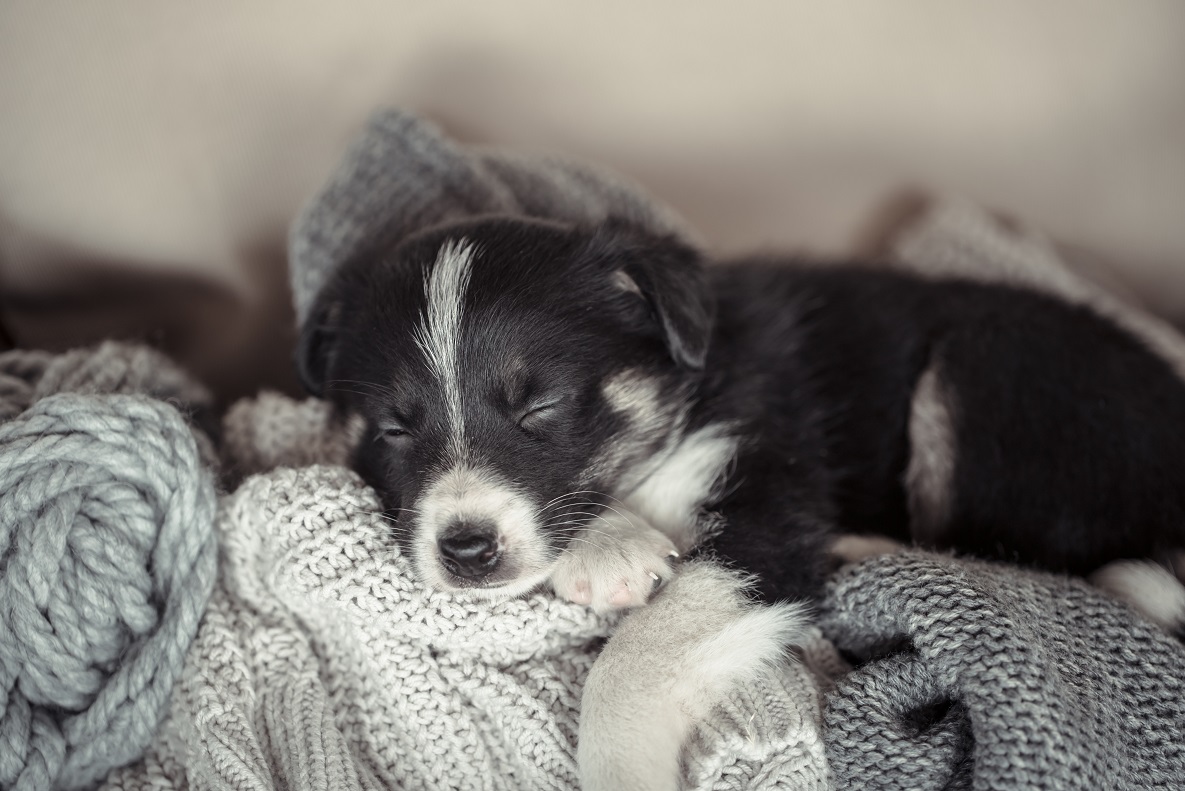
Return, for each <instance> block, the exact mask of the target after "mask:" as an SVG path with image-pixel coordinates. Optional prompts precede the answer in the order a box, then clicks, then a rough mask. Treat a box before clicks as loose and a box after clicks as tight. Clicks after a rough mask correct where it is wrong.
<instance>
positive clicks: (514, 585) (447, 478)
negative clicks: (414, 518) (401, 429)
mask: <svg viewBox="0 0 1185 791" xmlns="http://www.w3.org/2000/svg"><path fill="white" fill-rule="evenodd" d="M417 509H418V511H419V529H418V530H417V533H416V538H415V542H414V545H413V551H412V562H413V563H414V564H415V567H416V572H417V573H418V575H419V577H420V579H421V580H423V581H424V582H425V583H426V584H428V585H431V586H432V587H435V588H438V589H441V590H450V589H452V588H453V587H454V586H453V585H451V584H450V583H449V582H448V577H447V576H445V572H444V569H443V567H442V566H441V564H440V560H439V557H438V555H437V552H438V550H437V541H438V540H439V538H440V535H441V532H442V531H443V530H444V529H445V528H447V527H448V526H449V525H451V524H453V523H454V522H489V523H490V524H493V525H495V526H496V528H497V531H498V547H499V551H500V553H501V556H502V559H501V561H500V568H501V569H502V570H505V571H509V572H510V573H511V574H512V575H513V579H509V580H508V581H507V583H506V584H503V585H499V586H496V587H493V586H491V587H486V588H466V590H469V591H472V592H474V593H477V594H479V595H486V596H489V597H493V598H512V597H514V596H518V595H521V594H523V593H526V592H527V591H529V590H531V589H533V588H535V587H538V586H539V585H540V584H542V583H543V582H544V581H545V580H546V579H547V577H548V575H549V574H550V571H551V565H552V564H551V562H550V553H549V552H548V551H547V547H546V545H545V542H544V540H543V537H542V535H540V532H539V528H538V521H537V519H536V513H537V509H536V508H535V507H534V505H533V504H532V503H531V501H530V500H529V499H528V498H527V497H526V496H524V495H523V494H521V493H520V492H518V491H516V490H515V489H514V488H513V487H511V486H509V485H507V484H506V483H504V482H503V481H501V480H500V479H499V477H498V476H497V475H496V474H494V473H493V472H491V471H489V470H486V469H482V468H477V467H472V466H469V465H467V464H458V465H457V466H455V467H453V468H452V469H450V470H448V471H446V472H445V473H444V474H443V475H441V476H440V477H438V478H437V479H436V480H435V481H433V482H432V484H431V485H430V486H428V488H427V489H426V490H425V492H424V495H423V496H422V497H421V498H420V500H419V503H418V504H417ZM495 574H497V572H495Z"/></svg>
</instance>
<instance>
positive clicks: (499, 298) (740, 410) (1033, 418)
mask: <svg viewBox="0 0 1185 791" xmlns="http://www.w3.org/2000/svg"><path fill="white" fill-rule="evenodd" d="M298 363H299V367H300V371H301V374H302V377H303V379H304V381H305V383H306V385H307V386H308V388H309V389H310V390H311V391H312V392H313V393H315V394H320V395H324V396H326V397H328V398H331V399H332V400H333V401H334V402H335V403H336V404H337V406H338V407H339V409H340V410H341V411H342V412H343V413H348V414H356V415H361V416H362V417H363V418H364V420H365V423H366V426H367V432H366V434H365V436H364V438H363V440H362V443H361V445H360V447H359V449H358V451H357V457H356V464H357V467H358V469H359V470H360V472H361V473H362V474H363V476H364V477H365V478H366V479H367V481H368V482H369V483H370V484H371V485H373V486H374V487H375V488H376V489H377V490H378V491H379V493H380V494H381V497H382V499H383V502H384V504H385V505H386V508H387V511H388V515H389V516H390V518H392V519H393V520H395V522H396V525H397V526H396V528H395V533H396V536H397V539H398V540H399V542H400V543H401V545H402V548H403V550H404V551H405V553H406V554H407V556H408V557H410V558H411V560H412V562H413V564H414V566H415V568H416V570H417V573H418V574H419V576H420V577H421V578H422V580H423V581H424V582H425V583H427V584H430V585H432V586H434V587H436V588H439V589H442V590H469V591H472V592H474V593H476V594H479V595H485V596H489V597H509V596H516V595H520V594H523V593H525V592H527V591H530V590H532V589H534V588H537V587H539V586H541V585H544V584H550V585H551V586H553V587H554V589H555V590H556V591H557V592H558V593H559V594H560V595H562V596H564V597H566V598H568V599H570V600H572V601H575V602H578V603H584V604H589V605H591V606H593V607H595V608H597V609H598V610H605V609H612V608H618V607H630V606H635V605H639V604H642V603H644V602H645V601H646V600H647V598H648V597H649V596H650V594H651V593H652V591H653V590H654V589H655V588H656V587H657V586H659V585H661V584H662V583H663V582H664V581H665V580H666V579H667V578H668V577H669V576H670V575H671V573H672V570H673V565H672V564H673V563H674V562H675V560H676V559H677V558H678V557H679V556H680V555H681V554H684V553H687V552H689V551H693V550H694V551H696V552H710V553H711V554H712V555H713V556H715V557H717V558H720V559H722V560H723V561H724V562H726V563H727V564H730V565H733V566H735V567H736V568H738V569H741V570H744V571H746V572H749V573H751V574H753V575H755V578H756V588H755V590H756V592H757V594H758V595H759V596H760V597H761V598H763V599H765V600H767V601H776V600H783V599H796V600H807V601H809V600H811V599H813V598H815V597H817V596H818V595H819V593H820V591H821V587H822V584H823V581H824V578H825V577H826V575H827V573H828V571H829V570H830V567H831V565H830V563H831V562H830V560H829V556H828V548H829V546H830V545H831V543H832V542H833V541H834V540H835V539H836V537H837V536H838V535H839V534H840V533H841V532H843V533H851V532H855V533H861V532H875V533H878V534H882V535H885V536H888V537H891V538H894V539H897V540H900V541H911V542H913V543H917V544H920V545H923V546H928V547H936V548H951V549H956V550H960V551H964V552H968V553H972V554H975V555H978V556H982V557H986V558H998V559H1002V560H1007V561H1013V562H1018V563H1022V564H1026V565H1033V566H1039V567H1043V568H1047V569H1052V570H1058V571H1068V572H1072V573H1075V574H1089V573H1091V572H1094V571H1096V570H1097V569H1099V568H1101V567H1103V566H1104V565H1106V564H1108V563H1109V562H1111V561H1114V560H1116V559H1122V558H1133V559H1140V558H1150V557H1159V556H1160V555H1162V554H1163V553H1167V552H1170V551H1174V550H1176V549H1178V548H1181V547H1185V487H1182V486H1181V483H1180V480H1179V478H1180V474H1181V472H1180V471H1181V470H1182V469H1185V443H1181V442H1180V441H1179V440H1178V435H1177V427H1179V426H1185V385H1183V384H1182V382H1181V381H1180V380H1179V379H1178V378H1177V377H1176V376H1175V375H1174V374H1173V372H1172V371H1171V370H1170V369H1169V367H1168V366H1167V365H1166V364H1165V363H1164V362H1163V361H1162V360H1161V359H1160V358H1159V357H1157V356H1155V355H1154V354H1152V353H1151V352H1149V351H1148V350H1147V349H1146V348H1145V347H1144V346H1143V345H1141V343H1140V342H1139V341H1137V340H1136V339H1135V338H1133V337H1132V336H1130V335H1129V334H1127V333H1125V332H1123V331H1121V330H1120V329H1118V328H1117V327H1116V326H1114V325H1113V324H1111V323H1109V322H1108V321H1106V320H1104V319H1102V318H1100V317H1098V316H1097V315H1096V314H1095V313H1093V312H1091V311H1090V310H1088V309H1086V308H1082V307H1075V306H1072V305H1069V304H1067V303H1065V302H1063V301H1060V300H1058V299H1056V298H1054V297H1050V296H1046V295H1041V294H1037V293H1033V292H1029V291H1024V290H1019V289H1016V288H1011V287H1007V286H1002V285H985V284H981V283H972V282H969V281H962V280H957V279H950V280H923V279H920V278H915V277H912V276H909V275H905V274H901V273H893V272H888V271H882V270H875V269H861V268H858V267H835V266H827V267H818V266H812V265H810V264H805V263H802V262H797V261H785V260H774V259H749V260H743V261H736V262H731V263H728V264H724V265H719V266H713V267H709V268H705V267H704V266H703V262H702V261H701V260H700V256H699V255H698V254H697V252H696V251H694V250H692V249H689V248H688V247H686V246H684V245H682V244H680V243H678V242H676V241H674V240H672V239H670V238H665V237H656V236H653V235H648V234H646V233H643V232H641V231H639V230H638V229H636V228H633V227H630V226H629V225H628V224H626V223H623V222H616V221H610V222H607V223H605V224H603V225H601V226H599V227H595V228H577V227H571V226H567V225H563V224H558V223H551V222H544V221H536V220H525V219H521V218H509V217H496V216H490V217H483V218H476V219H473V220H469V221H465V222H460V223H454V224H448V225H444V226H440V227H437V228H434V229H430V230H428V231H426V232H422V233H420V234H418V235H416V236H414V237H412V238H410V239H408V240H406V241H404V242H402V243H400V244H399V245H397V246H395V247H394V248H393V249H386V250H380V251H376V252H373V253H371V254H369V255H366V256H360V257H359V258H358V259H357V260H354V261H352V262H350V263H348V264H346V265H344V266H343V267H342V268H341V269H340V270H339V271H338V272H337V273H336V274H335V277H334V279H333V280H332V281H331V282H330V283H329V284H328V285H327V286H326V287H325V289H324V290H323V291H322V293H321V294H320V295H319V297H318V301H317V304H316V305H315V306H314V310H313V313H312V315H311V318H310V320H309V321H308V322H307V323H306V325H305V326H304V327H303V328H302V337H301V340H300V346H299V350H298ZM1127 581H1128V582H1131V584H1132V585H1134V586H1135V588H1136V589H1140V586H1141V582H1140V580H1134V579H1133V580H1127ZM1121 582H1122V580H1121ZM1118 587H1122V585H1119V586H1118ZM1139 597H1140V592H1139V590H1137V593H1136V594H1133V598H1135V599H1139ZM1136 603H1137V604H1139V602H1138V601H1137V602H1136ZM1182 616H1185V606H1183V607H1181V608H1179V610H1178V609H1174V610H1173V611H1172V612H1169V613H1167V614H1165V613H1160V616H1159V619H1160V620H1161V621H1162V623H1164V624H1165V625H1167V626H1170V627H1172V626H1175V625H1180V623H1181V619H1182Z"/></svg>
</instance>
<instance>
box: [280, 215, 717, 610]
mask: <svg viewBox="0 0 1185 791" xmlns="http://www.w3.org/2000/svg"><path fill="white" fill-rule="evenodd" d="M710 324H711V307H710V302H709V299H708V296H707V292H706V288H705V285H704V282H703V273H702V270H701V267H700V262H699V259H698V256H697V255H696V253H695V252H694V251H692V250H690V249H688V248H687V247H685V246H683V245H681V244H679V243H677V242H676V241H674V240H671V239H668V238H664V237H653V236H649V235H646V234H643V233H641V232H639V231H637V230H636V229H632V228H630V227H628V226H625V225H622V224H617V223H608V224H605V225H603V226H601V227H598V228H595V229H591V230H590V229H578V228H573V227H569V226H565V225H561V224H557V223H547V222H541V221H531V220H522V219H509V218H497V217H490V218H484V219H478V220H473V221H467V222H465V223H457V224H450V225H446V226H440V227H437V228H435V229H432V230H430V231H427V232H424V233H422V234H419V235H417V236H415V237H413V238H411V239H409V240H407V241H406V242H404V243H402V244H400V245H399V246H397V247H396V248H394V249H392V250H389V251H383V252H380V253H379V254H371V255H368V256H365V257H361V258H359V259H358V260H356V261H353V262H351V263H349V264H347V265H346V266H344V267H342V269H341V271H340V272H338V273H337V275H336V276H335V279H334V280H333V281H332V282H330V283H329V284H328V285H327V286H326V288H325V290H324V291H323V292H322V294H321V295H320V296H319V298H318V302H317V304H316V305H315V306H314V309H313V311H312V315H311V317H310V319H309V321H308V322H307V323H306V325H305V326H304V328H303V330H302V336H301V341H300V346H299V349H298V353H297V358H298V359H297V361H298V366H299V368H300V372H301V375H302V378H303V379H304V382H305V384H306V386H307V387H308V388H309V390H310V391H311V392H313V393H314V394H317V395H324V396H326V397H328V398H330V399H332V400H333V401H334V402H335V403H336V404H337V406H338V407H339V408H340V409H341V410H342V411H344V412H348V413H354V414H359V415H361V416H363V417H364V418H365V421H366V424H367V426H368V432H367V434H366V436H365V437H364V439H363V441H362V444H361V446H360V447H359V450H358V453H357V464H358V468H359V471H360V472H361V473H362V474H363V476H364V477H366V478H367V480H368V481H369V482H370V483H371V484H372V485H373V486H375V488H376V489H377V490H378V491H379V493H380V495H381V496H382V498H383V501H384V504H385V506H386V508H387V510H388V514H389V516H390V517H392V518H393V519H394V520H396V526H395V528H394V533H395V535H396V537H397V539H398V540H399V542H400V543H401V545H402V547H403V549H404V551H405V552H406V553H407V555H408V556H409V557H410V558H411V560H412V562H413V565H414V566H415V568H416V570H417V573H418V574H419V575H420V577H421V578H422V580H423V581H424V582H425V583H427V584H430V585H433V586H435V587H438V588H441V589H458V588H468V589H474V590H477V591H481V592H485V593H488V594H489V595H491V596H513V595H518V594H521V593H523V592H526V591H528V590H530V589H532V588H534V587H535V586H537V585H539V584H540V583H541V582H543V581H544V580H545V579H546V578H547V577H548V576H549V574H550V571H551V567H552V565H553V563H554V561H555V560H556V558H557V557H558V556H559V553H560V552H562V551H563V549H564V547H565V546H566V544H567V542H568V541H569V540H570V538H571V536H572V534H573V533H574V532H576V530H577V529H579V528H580V527H581V526H582V525H584V524H586V523H587V522H589V521H590V520H592V519H595V518H596V513H597V511H598V510H600V509H601V508H602V507H604V506H605V505H606V504H607V498H608V497H611V496H612V494H613V493H614V492H619V493H620V492H621V491H622V487H623V486H628V478H629V475H630V471H631V469H633V468H634V467H636V466H637V465H638V464H640V463H641V462H642V461H643V460H644V459H645V458H647V457H648V456H650V455H651V454H653V453H654V452H655V451H656V450H657V449H658V448H660V447H661V446H662V444H663V443H664V442H665V441H666V439H667V438H668V436H669V435H670V433H671V431H672V430H674V428H675V426H676V424H677V422H678V420H679V419H680V416H681V414H682V411H683V400H684V397H685V396H684V394H685V393H686V392H687V385H688V383H689V381H690V380H692V379H694V378H695V377H696V376H697V374H698V371H699V369H701V368H702V366H703V363H704V357H705V355H706V353H707V344H708V337H709V333H710Z"/></svg>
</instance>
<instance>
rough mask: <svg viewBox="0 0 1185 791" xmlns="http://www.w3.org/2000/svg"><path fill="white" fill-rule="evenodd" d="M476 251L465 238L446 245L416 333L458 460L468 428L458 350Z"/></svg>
mask: <svg viewBox="0 0 1185 791" xmlns="http://www.w3.org/2000/svg"><path fill="white" fill-rule="evenodd" d="M475 252H476V250H475V248H474V245H473V244H472V243H471V242H469V241H468V240H466V239H458V240H453V241H448V242H445V244H444V245H443V246H442V247H441V248H440V252H439V253H438V254H437V256H436V263H435V264H434V265H433V267H432V272H431V273H430V274H429V275H428V278H427V280H426V281H425V283H424V292H425V295H426V296H427V299H428V308H427V311H426V312H425V315H424V316H423V321H422V323H421V324H420V327H419V328H418V330H417V332H416V344H417V345H418V346H419V347H420V351H422V352H423V353H424V359H425V360H426V361H427V363H428V368H429V369H430V370H431V371H432V373H433V375H434V376H435V377H436V380H437V381H438V382H440V387H441V391H442V393H443V396H444V406H445V410H446V411H447V413H448V422H449V432H450V442H451V447H452V451H453V454H454V457H455V458H460V457H461V456H463V455H464V451H465V426H464V421H463V419H462V411H461V380H460V371H459V361H458V353H457V349H458V346H459V345H460V340H461V314H462V307H463V305H464V303H465V292H466V290H467V289H468V288H469V271H470V266H471V264H472V262H473V255H474V253H475Z"/></svg>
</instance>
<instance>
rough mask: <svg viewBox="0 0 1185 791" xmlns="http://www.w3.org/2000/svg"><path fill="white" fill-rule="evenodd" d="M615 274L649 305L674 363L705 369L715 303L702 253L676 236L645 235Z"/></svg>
mask: <svg viewBox="0 0 1185 791" xmlns="http://www.w3.org/2000/svg"><path fill="white" fill-rule="evenodd" d="M613 277H614V280H615V282H616V283H617V285H618V287H620V288H622V289H624V290H626V291H636V292H637V293H638V294H640V295H641V296H642V297H643V298H644V299H645V300H646V301H647V302H648V303H649V304H650V307H651V310H652V311H653V312H654V315H655V317H656V318H657V320H658V323H659V327H660V328H661V330H662V334H663V338H664V340H665V341H666V345H667V349H668V350H669V351H670V353H671V357H672V358H674V360H675V362H676V363H678V364H679V365H682V366H684V367H686V368H692V369H700V368H703V367H704V358H706V357H707V355H708V339H709V338H710V337H711V332H712V316H713V308H714V303H713V301H712V298H711V295H710V294H709V292H708V284H707V278H706V277H705V276H704V269H703V263H702V260H701V257H700V255H699V253H698V252H696V251H695V250H693V249H692V248H690V247H688V246H687V245H685V244H683V243H681V242H679V241H677V240H674V239H669V238H657V239H653V240H647V241H645V242H642V243H640V244H634V245H631V249H630V250H629V253H628V254H627V255H626V256H625V260H624V261H623V262H622V265H621V266H620V267H619V268H618V269H617V270H616V272H614V275H613Z"/></svg>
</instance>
